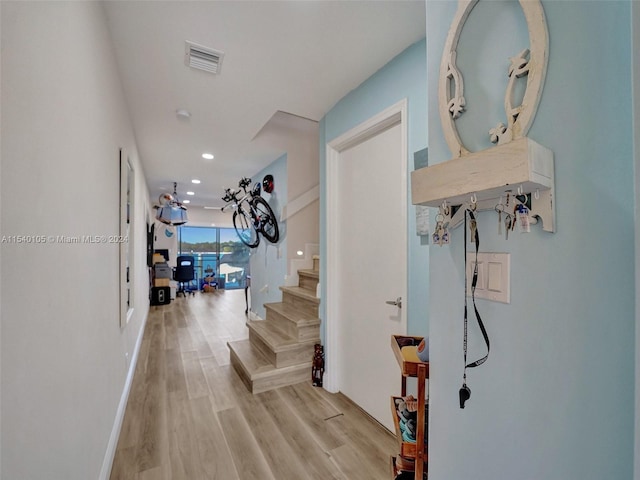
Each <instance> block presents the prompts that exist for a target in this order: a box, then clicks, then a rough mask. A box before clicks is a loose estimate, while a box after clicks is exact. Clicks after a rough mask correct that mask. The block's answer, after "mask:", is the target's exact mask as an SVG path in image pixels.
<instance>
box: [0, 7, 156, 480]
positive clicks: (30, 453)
mask: <svg viewBox="0 0 640 480" xmlns="http://www.w3.org/2000/svg"><path fill="white" fill-rule="evenodd" d="M0 8H1V11H2V15H1V20H2V24H1V35H2V37H1V42H2V70H1V73H2V92H1V94H2V98H1V101H2V127H3V129H2V145H1V148H2V152H1V153H2V163H1V169H2V178H1V182H2V183H1V188H0V192H1V224H0V228H1V231H2V233H3V234H4V235H24V236H28V235H44V236H45V237H47V236H57V235H62V236H76V235H80V236H81V235H106V236H108V235H113V234H117V233H118V226H119V212H118V207H119V205H118V204H119V199H118V189H119V165H118V151H119V148H123V153H124V157H125V158H126V157H127V156H128V157H130V158H131V160H132V163H133V166H134V169H135V178H136V185H135V200H134V212H133V230H134V231H133V242H134V246H133V248H134V252H133V255H134V267H133V279H134V282H135V288H134V292H135V293H134V294H135V298H134V314H133V317H132V318H131V320H130V322H129V323H128V324H127V325H126V326H125V327H124V328H122V329H121V328H120V325H119V305H118V302H119V300H118V285H119V272H118V265H119V261H118V249H119V247H118V245H117V244H109V243H105V244H63V243H60V242H56V241H55V240H51V239H48V240H47V241H46V243H20V244H16V243H6V242H5V243H3V244H2V250H1V255H2V258H3V263H2V270H1V274H0V277H1V283H0V292H1V294H2V299H3V300H4V301H3V302H2V305H1V316H2V327H1V328H2V334H1V350H0V351H1V368H2V371H1V380H2V392H1V402H2V412H1V416H2V434H1V439H2V452H1V453H2V465H1V467H2V471H1V476H2V478H6V479H8V480H9V479H20V480H41V479H45V478H46V479H55V480H58V479H60V480H87V479H96V478H105V477H106V476H108V473H109V471H108V470H109V467H110V462H111V455H112V454H113V449H114V447H115V441H116V440H117V433H118V426H119V423H118V421H119V420H120V419H121V418H120V417H119V415H121V414H122V413H123V411H124V401H125V400H126V397H123V391H125V393H126V388H125V383H126V381H127V374H128V373H129V372H130V370H129V367H130V363H131V359H132V356H133V355H134V353H135V352H134V349H135V345H136V342H137V340H138V339H139V338H140V337H139V336H140V333H141V331H142V328H143V326H144V321H145V319H146V315H147V311H148V273H147V269H146V254H145V252H146V246H145V241H146V239H145V228H146V220H147V212H148V207H147V206H148V203H149V202H148V194H147V189H146V185H145V180H144V172H143V170H142V167H141V165H140V162H139V159H138V154H137V151H136V147H135V140H134V136H133V132H132V128H131V124H130V119H129V116H128V112H127V106H126V102H125V99H124V96H123V93H122V90H121V85H120V80H119V78H118V76H117V69H116V62H115V60H114V57H113V52H112V49H111V42H110V38H109V34H108V31H107V28H106V24H105V19H104V13H103V10H102V5H101V4H100V3H98V2H2V3H1V7H0Z"/></svg>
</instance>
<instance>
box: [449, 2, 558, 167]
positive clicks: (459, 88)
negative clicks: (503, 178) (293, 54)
mask: <svg viewBox="0 0 640 480" xmlns="http://www.w3.org/2000/svg"><path fill="white" fill-rule="evenodd" d="M477 3H478V0H460V2H459V3H458V10H457V12H456V14H455V17H454V19H453V22H452V25H451V28H450V30H449V34H448V35H447V39H446V42H445V47H444V50H443V54H442V61H441V63H440V78H439V88H438V102H439V110H440V121H441V123H442V129H443V131H444V135H445V139H446V141H447V144H448V145H449V149H450V150H451V153H452V155H453V157H454V158H457V157H460V156H462V155H466V154H468V153H471V152H470V151H469V150H468V149H467V148H466V147H465V146H464V145H463V143H462V141H461V140H460V135H459V134H458V130H457V128H456V119H457V118H459V117H460V116H461V115H462V114H463V113H464V111H465V109H466V106H467V105H466V100H465V97H464V81H463V78H462V73H461V72H460V71H459V70H458V68H457V66H456V55H457V48H458V40H459V39H460V33H461V32H462V29H463V27H464V24H465V22H466V20H467V18H468V17H469V14H470V13H471V11H472V10H473V8H474V7H475V6H476V4H477ZM519 3H520V6H521V8H522V10H523V12H524V16H525V19H526V21H527V28H528V30H529V48H527V49H524V50H522V51H520V52H514V56H513V57H511V58H510V59H509V64H508V66H507V69H506V70H507V72H506V73H507V76H508V78H509V81H508V84H507V88H506V92H505V98H504V108H505V116H506V125H505V124H504V123H498V124H497V125H495V126H488V133H489V135H490V139H491V142H492V143H496V144H498V145H502V144H505V143H509V142H510V141H512V140H515V139H517V138H521V137H523V136H525V135H526V134H527V132H528V131H529V128H530V127H531V124H532V123H533V119H534V117H535V114H536V110H537V108H538V103H539V102H540V97H541V95H542V88H543V86H544V79H545V76H546V71H547V60H548V49H549V34H548V31H547V23H546V20H545V15H544V10H543V8H542V4H541V3H540V1H539V0H520V1H519ZM524 76H526V77H527V83H526V89H525V93H524V97H523V98H522V102H521V103H520V104H519V105H513V103H514V102H513V96H514V95H513V94H514V86H515V82H516V79H518V78H521V77H524Z"/></svg>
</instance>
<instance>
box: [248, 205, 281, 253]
mask: <svg viewBox="0 0 640 480" xmlns="http://www.w3.org/2000/svg"><path fill="white" fill-rule="evenodd" d="M251 204H252V205H253V208H254V210H255V213H256V215H257V216H258V218H259V219H260V222H259V225H260V233H262V235H264V238H266V239H267V240H269V241H270V242H271V243H276V242H277V241H278V239H279V238H280V230H279V229H278V219H277V218H276V215H275V213H273V210H271V207H270V206H269V204H268V203H267V201H266V200H265V199H264V198H262V197H253V200H252V201H251Z"/></svg>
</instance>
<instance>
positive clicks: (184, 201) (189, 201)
mask: <svg viewBox="0 0 640 480" xmlns="http://www.w3.org/2000/svg"><path fill="white" fill-rule="evenodd" d="M182 203H191V200H183V201H182Z"/></svg>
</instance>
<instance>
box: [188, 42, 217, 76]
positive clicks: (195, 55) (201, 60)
mask: <svg viewBox="0 0 640 480" xmlns="http://www.w3.org/2000/svg"><path fill="white" fill-rule="evenodd" d="M223 57H224V53H222V52H220V51H218V50H214V49H213V48H208V47H203V46H202V45H198V44H196V43H191V42H185V55H184V63H185V64H186V65H187V66H188V67H191V68H197V69H198V70H204V71H205V72H209V73H214V74H218V73H220V68H221V67H222V58H223Z"/></svg>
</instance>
